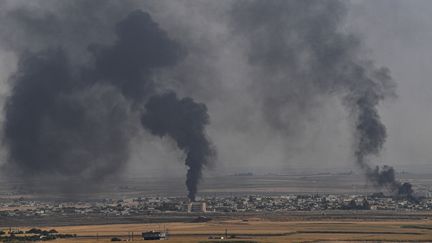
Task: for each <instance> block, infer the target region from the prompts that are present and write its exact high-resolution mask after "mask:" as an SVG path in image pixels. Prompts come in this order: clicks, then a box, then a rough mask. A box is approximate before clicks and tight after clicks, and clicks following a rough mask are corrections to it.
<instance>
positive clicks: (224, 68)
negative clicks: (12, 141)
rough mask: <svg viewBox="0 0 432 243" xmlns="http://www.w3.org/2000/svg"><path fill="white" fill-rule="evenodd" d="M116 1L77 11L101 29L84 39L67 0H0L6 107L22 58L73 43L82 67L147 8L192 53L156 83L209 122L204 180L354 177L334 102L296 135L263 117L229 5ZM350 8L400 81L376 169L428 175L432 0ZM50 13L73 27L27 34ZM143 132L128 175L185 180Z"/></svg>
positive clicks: (176, 156) (387, 110)
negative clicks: (211, 152) (319, 174)
mask: <svg viewBox="0 0 432 243" xmlns="http://www.w3.org/2000/svg"><path fill="white" fill-rule="evenodd" d="M113 2H114V4H112V3H110V4H106V5H104V6H103V8H100V9H98V11H97V12H91V9H92V8H94V6H88V9H87V10H88V11H89V12H85V13H80V14H82V15H84V16H85V14H88V15H91V16H92V18H90V17H88V18H84V19H85V20H82V21H83V23H84V22H85V21H93V22H92V23H95V24H94V26H92V27H88V29H87V27H86V28H83V30H82V33H80V35H85V37H82V36H79V35H78V36H77V35H76V34H73V33H72V32H69V31H77V29H79V28H80V27H79V26H80V24H82V23H81V22H80V21H72V20H73V18H74V11H77V9H78V10H79V9H80V8H79V7H77V8H76V9H70V8H68V6H66V5H67V4H66V5H63V4H62V1H50V0H47V1H43V0H42V1H35V2H32V3H29V2H28V1H7V0H0V14H1V16H2V17H1V18H0V21H4V22H5V23H6V26H5V25H4V24H2V27H0V31H3V34H0V79H1V86H0V94H1V101H2V105H3V104H4V99H5V97H7V95H8V94H9V88H10V85H9V83H8V78H9V76H10V75H11V74H12V73H13V72H14V71H15V69H16V63H17V61H18V57H17V53H18V52H19V51H22V50H24V49H28V50H39V49H42V48H44V47H45V46H47V45H50V44H49V42H52V43H54V44H59V43H61V44H64V45H66V49H67V51H68V52H69V53H71V58H73V59H74V60H76V62H77V63H80V62H86V61H85V60H86V58H87V57H86V55H88V54H87V53H86V52H87V50H86V46H87V45H88V44H90V43H93V42H95V41H98V42H102V43H111V42H112V40H113V34H112V33H111V32H112V26H114V23H115V22H117V21H118V20H119V19H122V18H123V17H124V16H125V15H126V14H127V13H128V11H129V10H133V9H135V8H141V9H143V10H145V11H147V12H149V13H150V14H151V16H152V18H153V19H154V20H155V22H157V23H158V24H159V25H160V27H161V28H162V29H164V30H165V31H166V32H167V33H168V35H169V36H170V37H172V38H173V39H174V40H177V41H179V43H181V44H184V45H185V46H186V47H187V49H188V56H187V57H186V58H185V60H183V61H182V62H180V63H179V64H178V66H177V67H176V68H174V69H173V70H168V71H164V72H161V73H160V74H158V75H157V76H156V77H155V79H156V80H166V81H164V82H165V83H166V86H167V87H169V88H171V89H174V90H176V91H177V92H178V93H179V94H180V96H191V97H193V98H194V99H196V100H197V101H199V102H203V103H205V104H206V105H207V107H208V112H209V115H210V120H211V124H210V125H209V127H208V128H207V133H208V137H209V138H210V139H211V140H212V142H213V143H214V145H215V147H216V148H217V154H218V156H217V160H216V161H215V162H214V164H213V165H212V166H211V168H209V169H208V170H206V175H211V174H214V173H233V172H238V171H253V172H281V171H286V172H289V171H308V170H313V171H320V170H325V171H333V170H337V171H344V170H351V169H352V170H357V168H356V165H355V164H354V162H352V161H353V158H352V152H353V149H352V142H351V140H352V135H351V130H350V124H349V119H348V114H347V112H346V109H345V108H344V107H343V105H342V104H341V102H340V99H339V98H338V97H337V96H335V97H321V96H317V97H316V99H314V100H313V101H311V104H305V105H306V106H310V107H312V108H311V109H308V111H307V112H303V111H302V110H296V109H294V108H293V109H287V111H286V112H287V113H286V115H287V116H288V117H290V119H291V120H290V122H292V123H293V125H292V127H294V128H295V129H290V130H288V129H286V130H285V129H276V128H275V127H274V124H269V123H268V121H267V120H266V119H267V117H268V116H271V114H268V113H266V112H268V111H266V110H263V109H261V108H260V107H259V105H258V104H259V103H260V102H259V99H257V97H258V96H259V95H260V92H261V90H264V89H265V88H266V87H265V86H264V87H261V86H260V87H258V88H257V86H256V84H255V83H254V82H253V81H251V80H253V79H254V78H256V75H255V73H254V71H253V70H252V69H251V66H250V65H249V64H248V63H247V58H246V53H245V48H244V44H243V42H242V38H244V37H238V36H237V35H236V34H233V32H232V31H233V30H232V22H230V21H231V20H230V19H229V18H228V16H230V15H231V14H232V13H231V12H230V9H231V6H232V5H233V2H232V1H211V2H210V1H147V2H142V3H138V2H132V3H131V4H124V6H122V8H120V9H117V7H118V4H115V1H113ZM343 2H344V3H345V4H346V7H347V15H346V16H345V17H344V18H342V19H341V23H340V26H341V27H342V28H343V31H345V32H347V33H355V34H356V35H358V36H360V39H361V41H362V44H361V45H362V46H363V48H364V51H363V54H364V55H365V56H368V57H369V58H370V59H372V60H374V61H375V63H376V65H377V66H386V67H388V68H389V69H390V72H391V75H392V77H393V79H394V81H395V82H396V83H397V91H396V93H397V95H398V97H397V98H394V99H388V100H385V101H384V102H383V103H382V104H381V105H380V107H379V110H380V112H381V116H382V119H383V121H384V123H385V124H386V126H387V129H388V131H387V132H388V139H387V142H386V144H385V145H384V150H383V152H382V156H381V157H380V158H379V160H378V161H377V162H380V163H382V164H388V165H392V166H395V168H396V169H397V170H408V171H417V172H422V171H424V169H428V168H429V165H430V163H432V155H431V153H430V146H431V144H432V125H431V124H430V122H431V121H432V112H431V106H430V104H432V82H431V81H430V77H431V75H432V68H430V64H431V63H432V48H430V43H432V16H431V15H430V13H431V12H432V2H431V1H428V0H422V1H421V0H410V1H406V0H352V1H350V2H348V1H343ZM72 5H73V4H71V6H72ZM1 6H3V7H4V8H3V10H2V9H1ZM69 7H70V6H69ZM123 8H124V9H123ZM22 9H24V10H27V11H28V12H25V11H24V12H23V13H24V15H26V14H27V15H28V16H27V17H26V18H21V19H18V20H16V19H13V18H11V17H10V16H9V15H8V13H10V12H13V11H18V10H22ZM29 10H31V11H29ZM46 12H48V13H52V14H54V15H56V14H58V15H59V16H62V14H64V13H67V14H65V17H60V20H61V21H64V22H61V21H60V22H61V23H63V24H64V25H65V26H66V25H67V26H72V27H70V28H69V27H68V28H65V29H64V30H63V31H64V32H62V33H61V34H58V35H52V33H49V32H50V29H49V28H47V33H42V34H40V33H31V30H32V29H31V28H29V29H26V28H25V26H26V25H27V24H28V25H32V24H29V23H27V22H26V21H30V22H32V21H33V24H34V23H35V22H37V23H38V24H44V23H42V22H38V21H37V20H38V19H41V18H43V17H44V16H45V15H44V13H46ZM106 12H109V14H106ZM105 15H106V16H110V18H105V17H104V16H105ZM71 19H72V20H71ZM98 21H99V22H98ZM61 23H60V24H61ZM77 26H78V27H77ZM99 26H109V27H99ZM53 36H54V37H53ZM30 37H31V39H26V38H30ZM81 37H82V38H81ZM197 63H198V64H199V65H198V64H197ZM262 92H263V93H264V91H262ZM273 92H275V93H274V95H275V96H277V95H279V94H277V93H276V92H277V91H273ZM266 93H269V92H268V91H266ZM270 96H271V92H270ZM2 118H4V116H2ZM137 134H138V136H135V137H134V138H132V143H131V157H130V161H129V162H130V163H128V165H127V167H128V168H127V170H126V173H133V174H141V173H142V174H144V175H149V176H154V175H159V173H163V174H168V175H176V176H182V175H183V174H184V171H185V166H184V163H183V162H182V160H183V159H184V155H183V154H182V152H181V151H179V150H178V149H177V148H176V146H175V144H174V143H173V141H171V140H170V139H165V138H163V139H160V138H155V137H154V136H151V135H149V134H148V132H145V131H141V130H139V131H138V132H137ZM3 150H4V149H3ZM4 154H5V152H3V155H4ZM3 157H5V156H3ZM173 161H174V162H173Z"/></svg>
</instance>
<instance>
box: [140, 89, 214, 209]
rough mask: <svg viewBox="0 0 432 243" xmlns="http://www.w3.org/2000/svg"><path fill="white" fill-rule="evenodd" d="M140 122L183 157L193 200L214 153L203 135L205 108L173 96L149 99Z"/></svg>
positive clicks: (207, 118)
mask: <svg viewBox="0 0 432 243" xmlns="http://www.w3.org/2000/svg"><path fill="white" fill-rule="evenodd" d="M145 107H146V113H145V114H144V115H143V116H142V118H141V121H142V124H143V126H144V127H145V128H147V129H148V130H150V132H151V133H152V134H154V135H156V136H160V137H164V136H169V137H171V138H172V139H174V141H175V142H176V144H177V146H178V147H179V148H180V149H181V150H183V151H184V152H185V154H186V160H185V163H186V166H187V167H188V172H187V179H186V186H187V188H188V191H189V194H188V197H189V199H190V200H191V201H194V200H195V195H196V193H197V190H198V188H197V186H198V183H199V181H200V180H201V176H202V169H203V167H204V166H206V165H208V164H209V163H210V162H211V159H212V157H213V156H214V150H213V148H212V145H211V143H210V142H209V140H208V139H207V137H206V135H205V126H206V125H208V123H209V116H208V114H207V107H206V106H205V105H204V104H200V103H196V102H195V101H194V100H193V99H191V98H183V99H179V98H178V97H177V96H176V94H174V93H167V94H163V95H159V96H154V97H151V98H150V100H149V101H148V102H147V104H146V106H145Z"/></svg>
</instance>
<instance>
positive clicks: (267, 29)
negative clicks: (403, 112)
mask: <svg viewBox="0 0 432 243" xmlns="http://www.w3.org/2000/svg"><path fill="white" fill-rule="evenodd" d="M345 13H346V9H345V6H344V4H343V3H342V2H341V1H337V0H324V1H308V0H293V1H279V0H271V1H238V2H236V4H235V5H234V8H233V10H232V14H231V16H232V26H233V30H234V32H239V33H240V34H241V36H243V37H244V38H243V39H242V40H243V41H244V42H245V43H246V48H247V53H248V60H249V63H250V64H251V66H252V67H253V68H254V70H255V71H256V72H255V73H254V77H256V78H255V79H254V81H253V82H254V86H255V87H258V89H257V97H258V98H259V99H261V100H262V107H263V111H264V114H265V118H266V119H267V120H268V122H269V124H270V125H272V126H273V127H274V128H276V129H281V130H284V131H287V133H288V134H290V133H291V132H292V131H295V130H297V126H298V124H299V123H301V122H303V120H304V117H302V116H304V114H306V115H307V114H308V113H310V112H312V111H313V110H314V108H315V107H316V106H318V105H317V104H318V103H319V101H318V100H319V98H320V97H323V96H328V95H332V96H333V95H337V96H338V97H341V98H342V101H343V104H344V105H345V106H346V108H347V110H348V111H349V113H350V118H352V120H353V127H354V138H355V141H354V146H355V149H354V155H355V158H356V163H357V164H358V165H359V166H360V167H361V168H362V169H363V170H364V172H365V174H366V175H367V177H368V179H369V180H371V181H372V182H373V184H374V185H375V186H377V187H385V188H387V189H388V190H390V191H391V192H393V193H395V194H401V193H405V194H407V195H408V196H409V197H410V195H411V192H412V190H411V187H410V185H409V184H407V183H405V184H401V183H400V182H398V181H396V180H395V177H394V170H393V168H391V167H388V166H385V167H383V168H382V170H380V169H379V168H373V167H372V166H371V165H370V163H369V160H370V159H371V157H372V158H373V156H375V157H376V156H378V155H379V154H380V152H381V150H382V148H383V145H384V143H385V140H386V137H387V134H386V128H385V126H384V124H383V123H382V121H381V119H380V116H379V113H378V110H377V107H378V105H379V104H380V102H381V101H382V100H384V99H386V98H388V97H391V96H395V91H394V90H395V83H394V81H393V80H392V79H391V76H390V74H389V71H388V69H387V68H378V67H376V66H375V64H374V63H373V61H372V60H370V59H368V58H367V57H364V55H363V53H362V48H361V45H360V44H361V42H360V40H359V39H358V38H357V37H356V36H355V35H353V34H351V33H346V32H345V31H344V30H343V29H342V28H343V25H342V23H343V19H344V17H345ZM299 118H300V120H299V121H298V119H299Z"/></svg>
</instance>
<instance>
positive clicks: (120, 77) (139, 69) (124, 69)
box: [90, 10, 184, 102]
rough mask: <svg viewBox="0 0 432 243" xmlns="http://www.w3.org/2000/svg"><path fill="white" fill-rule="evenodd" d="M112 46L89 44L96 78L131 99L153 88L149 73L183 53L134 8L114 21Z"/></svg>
mask: <svg viewBox="0 0 432 243" xmlns="http://www.w3.org/2000/svg"><path fill="white" fill-rule="evenodd" d="M116 34H117V40H116V42H115V44H114V45H113V46H109V47H104V46H100V45H92V46H91V48H90V49H91V50H92V52H93V53H94V55H95V65H96V72H97V78H100V79H105V80H108V81H109V82H110V83H111V84H113V85H114V86H116V87H118V88H119V89H120V90H121V91H122V92H123V94H124V95H125V96H126V97H128V98H130V99H132V100H133V101H136V102H139V101H142V100H143V99H144V98H145V97H146V96H147V95H148V94H149V93H150V94H151V93H153V92H154V84H153V82H152V80H151V77H150V74H151V72H152V71H154V70H155V69H158V68H163V67H169V66H174V65H175V64H176V63H177V62H178V61H179V59H180V58H181V57H182V56H183V55H184V50H183V49H182V48H181V47H180V45H179V44H177V42H175V41H174V40H172V39H170V38H169V37H168V35H167V33H165V32H164V31H163V30H162V29H160V28H159V26H158V24H157V23H155V22H154V21H153V20H152V18H151V17H150V15H149V14H148V13H145V12H143V11H140V10H136V11H134V12H132V13H130V14H129V15H128V16H127V18H125V19H124V20H122V21H120V22H119V23H118V24H117V25H116Z"/></svg>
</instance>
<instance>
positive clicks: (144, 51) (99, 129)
mask: <svg viewBox="0 0 432 243" xmlns="http://www.w3.org/2000/svg"><path fill="white" fill-rule="evenodd" d="M53 20H55V18H53ZM53 25H55V23H53ZM84 28H86V26H84ZM115 34H116V37H117V38H116V40H115V41H114V44H112V45H106V44H97V43H96V44H95V43H93V44H91V45H89V48H88V49H89V51H90V53H91V54H92V55H93V56H92V57H93V58H92V62H87V63H91V64H87V65H85V66H81V65H76V64H74V63H71V62H70V60H69V59H68V54H67V52H66V51H64V50H63V49H62V48H57V49H55V48H50V49H48V50H46V51H42V52H34V53H31V52H27V53H26V54H25V55H22V58H21V59H20V62H19V67H18V71H17V72H16V74H15V75H14V76H13V77H12V78H11V85H12V92H11V95H10V97H8V99H7V104H6V107H5V110H6V118H5V123H4V131H5V133H4V139H3V142H4V143H5V144H6V146H7V148H8V149H9V151H8V163H7V164H6V167H8V168H12V170H13V171H14V172H15V173H16V174H19V175H21V176H22V177H21V178H29V177H30V178H37V179H43V180H45V181H46V182H47V183H46V184H47V185H51V186H54V187H56V186H58V187H61V188H60V189H61V190H63V191H65V187H69V188H68V190H69V189H70V190H74V188H70V187H75V190H82V187H81V186H79V185H78V184H81V183H87V182H97V181H100V180H103V179H104V178H106V177H107V176H109V175H115V174H117V173H118V172H119V171H121V169H122V168H124V167H125V166H124V164H125V163H126V162H127V160H128V158H129V142H130V138H131V137H132V136H133V134H134V132H133V130H132V128H131V126H130V123H133V122H134V121H133V118H135V117H136V116H134V113H135V114H136V113H138V112H141V110H142V107H143V106H144V104H145V102H146V101H147V100H148V98H149V97H151V96H153V98H152V99H151V100H150V102H149V103H148V105H147V106H146V107H147V109H148V110H149V113H146V115H144V116H143V124H146V125H149V126H148V127H146V128H149V129H150V130H151V131H152V133H154V134H155V135H158V136H162V135H165V133H166V134H168V135H169V136H171V137H172V138H173V139H175V140H176V141H177V144H178V146H179V148H181V149H182V150H184V151H185V152H186V153H187V162H186V164H187V165H188V166H189V171H188V176H187V178H188V179H187V186H188V189H189V196H190V198H193V197H194V196H195V193H196V191H197V185H198V181H199V179H200V178H201V172H202V167H203V166H204V165H205V164H207V162H208V161H209V156H210V154H211V151H210V144H209V142H208V140H207V139H206V138H205V136H204V133H203V132H204V126H205V125H206V124H207V123H208V114H207V110H206V106H205V105H203V104H197V103H195V102H194V101H193V100H192V99H190V98H184V99H182V100H178V99H177V97H176V96H175V94H170V95H168V96H166V95H163V96H157V95H156V90H157V89H156V88H157V87H159V86H160V87H163V83H155V82H154V78H153V74H154V73H155V72H158V71H160V70H162V69H163V68H169V67H172V66H174V65H175V64H176V63H177V62H178V61H179V59H180V58H181V57H182V56H183V55H184V50H183V49H182V48H181V47H180V45H178V44H177V42H175V41H174V40H172V39H170V38H169V37H168V35H167V33H165V32H164V31H163V30H162V29H161V28H159V26H158V24H157V23H155V22H154V21H153V20H152V18H151V17H150V15H149V14H148V13H145V12H143V11H140V10H136V11H133V12H131V13H130V14H129V15H128V16H127V17H126V18H125V19H124V20H122V21H120V22H119V23H118V24H117V25H116V27H115ZM158 102H159V103H160V102H162V105H160V106H158V104H159V103H158ZM155 105H156V106H155ZM158 109H166V110H158ZM173 111H174V113H173ZM175 112H177V113H175ZM178 112H180V113H178ZM170 114H177V115H179V116H174V117H173V116H170ZM152 116H155V117H152ZM144 118H146V119H148V120H146V119H144ZM151 119H169V121H160V122H161V124H160V127H159V128H161V129H167V130H166V131H165V133H163V134H160V133H159V132H158V131H159V130H153V129H155V127H154V126H155V124H153V123H151ZM144 121H147V122H150V123H146V122H144ZM175 121H177V122H178V123H175ZM164 122H165V123H164ZM173 122H174V123H173ZM164 125H165V126H164ZM156 129H157V127H156ZM194 129H197V131H194ZM183 132H185V134H183ZM72 181H74V182H75V181H76V182H78V184H74V183H71V182H72ZM53 182H56V183H53ZM59 182H64V184H66V186H63V185H62V184H61V183H59ZM90 184H94V183H90Z"/></svg>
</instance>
